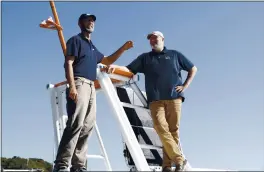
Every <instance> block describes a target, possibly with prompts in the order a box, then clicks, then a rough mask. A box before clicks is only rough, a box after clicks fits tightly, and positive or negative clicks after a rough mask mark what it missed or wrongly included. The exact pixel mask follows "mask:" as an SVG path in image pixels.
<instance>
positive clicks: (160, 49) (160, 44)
mask: <svg viewBox="0 0 264 172" xmlns="http://www.w3.org/2000/svg"><path fill="white" fill-rule="evenodd" d="M151 48H152V49H154V50H155V51H158V52H160V51H162V50H163V48H164V44H163V43H162V42H160V43H158V44H155V45H153V46H151Z"/></svg>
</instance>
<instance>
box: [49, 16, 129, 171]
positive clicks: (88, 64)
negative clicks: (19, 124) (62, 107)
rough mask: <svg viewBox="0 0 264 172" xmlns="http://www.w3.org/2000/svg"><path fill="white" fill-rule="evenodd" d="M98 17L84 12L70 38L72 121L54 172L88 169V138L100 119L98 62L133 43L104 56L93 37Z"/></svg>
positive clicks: (108, 60)
mask: <svg viewBox="0 0 264 172" xmlns="http://www.w3.org/2000/svg"><path fill="white" fill-rule="evenodd" d="M95 21H96V17H95V15H90V14H82V15H81V16H80V17H79V20H78V25H79V27H80V29H81V33H79V34H78V35H75V36H73V37H71V38H70V39H69V40H68V41H67V45H66V46H67V51H66V54H65V64H64V67H65V74H66V78H67V81H68V83H69V88H67V90H66V100H67V105H66V108H67V114H68V121H67V124H66V128H65V129H64V132H63V135H62V138H61V141H60V144H59V147H58V151H57V156H56V160H55V161H54V163H55V164H54V169H53V171H54V172H65V171H68V168H69V166H70V164H71V165H72V166H71V168H70V171H71V172H83V171H86V168H85V164H86V159H87V157H86V156H87V148H88V143H87V141H88V137H89V135H90V133H91V131H92V129H93V127H94V125H95V120H96V90H95V87H94V81H95V80H96V68H97V64H98V63H102V64H105V65H110V64H112V63H114V62H115V61H116V60H117V59H118V58H119V57H120V56H121V55H122V54H123V53H124V52H125V51H126V50H128V49H130V48H131V47H133V42H132V41H127V42H126V43H125V44H124V45H123V46H121V47H120V48H119V49H118V50H117V51H116V52H115V53H113V54H112V55H110V56H108V57H106V56H104V55H103V54H102V53H101V52H100V51H99V50H98V49H97V48H96V47H95V45H94V44H93V42H92V41H91V34H92V32H93V30H94V26H95Z"/></svg>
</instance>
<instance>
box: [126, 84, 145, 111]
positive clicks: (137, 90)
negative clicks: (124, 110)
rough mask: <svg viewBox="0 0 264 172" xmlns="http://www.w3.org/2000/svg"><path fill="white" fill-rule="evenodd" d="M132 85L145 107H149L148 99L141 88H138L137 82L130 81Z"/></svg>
mask: <svg viewBox="0 0 264 172" xmlns="http://www.w3.org/2000/svg"><path fill="white" fill-rule="evenodd" d="M130 87H131V88H132V90H133V91H134V92H135V93H136V95H137V96H138V98H139V100H140V101H141V103H142V104H143V106H144V107H148V103H147V99H146V97H145V96H144V95H143V93H142V92H141V90H140V89H139V88H138V86H137V84H136V83H130Z"/></svg>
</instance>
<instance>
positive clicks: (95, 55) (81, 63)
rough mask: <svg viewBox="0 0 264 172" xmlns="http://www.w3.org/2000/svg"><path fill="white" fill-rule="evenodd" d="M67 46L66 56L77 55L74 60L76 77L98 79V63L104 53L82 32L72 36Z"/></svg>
mask: <svg viewBox="0 0 264 172" xmlns="http://www.w3.org/2000/svg"><path fill="white" fill-rule="evenodd" d="M66 46H67V48H66V56H74V57H75V60H74V62H73V75H74V77H84V78H86V79H89V80H92V81H94V80H96V68H97V64H98V63H100V62H101V61H102V59H103V58H104V55H103V54H102V53H101V52H100V51H99V50H98V49H97V48H96V47H95V46H94V44H93V43H92V41H91V40H90V41H89V40H88V39H86V38H85V37H84V35H83V34H81V33H80V34H78V35H75V36H73V37H71V38H70V39H69V40H68V41H67V43H66ZM64 67H65V64H64Z"/></svg>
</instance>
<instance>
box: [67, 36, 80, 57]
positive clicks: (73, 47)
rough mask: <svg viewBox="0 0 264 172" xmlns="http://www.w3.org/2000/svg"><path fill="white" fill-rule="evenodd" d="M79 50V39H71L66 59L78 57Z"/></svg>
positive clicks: (68, 42)
mask: <svg viewBox="0 0 264 172" xmlns="http://www.w3.org/2000/svg"><path fill="white" fill-rule="evenodd" d="M78 49H79V44H78V41H77V39H75V38H74V37H72V38H70V39H69V40H68V41H67V43H66V57H67V56H74V57H75V58H76V57H78V54H79V53H78Z"/></svg>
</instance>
